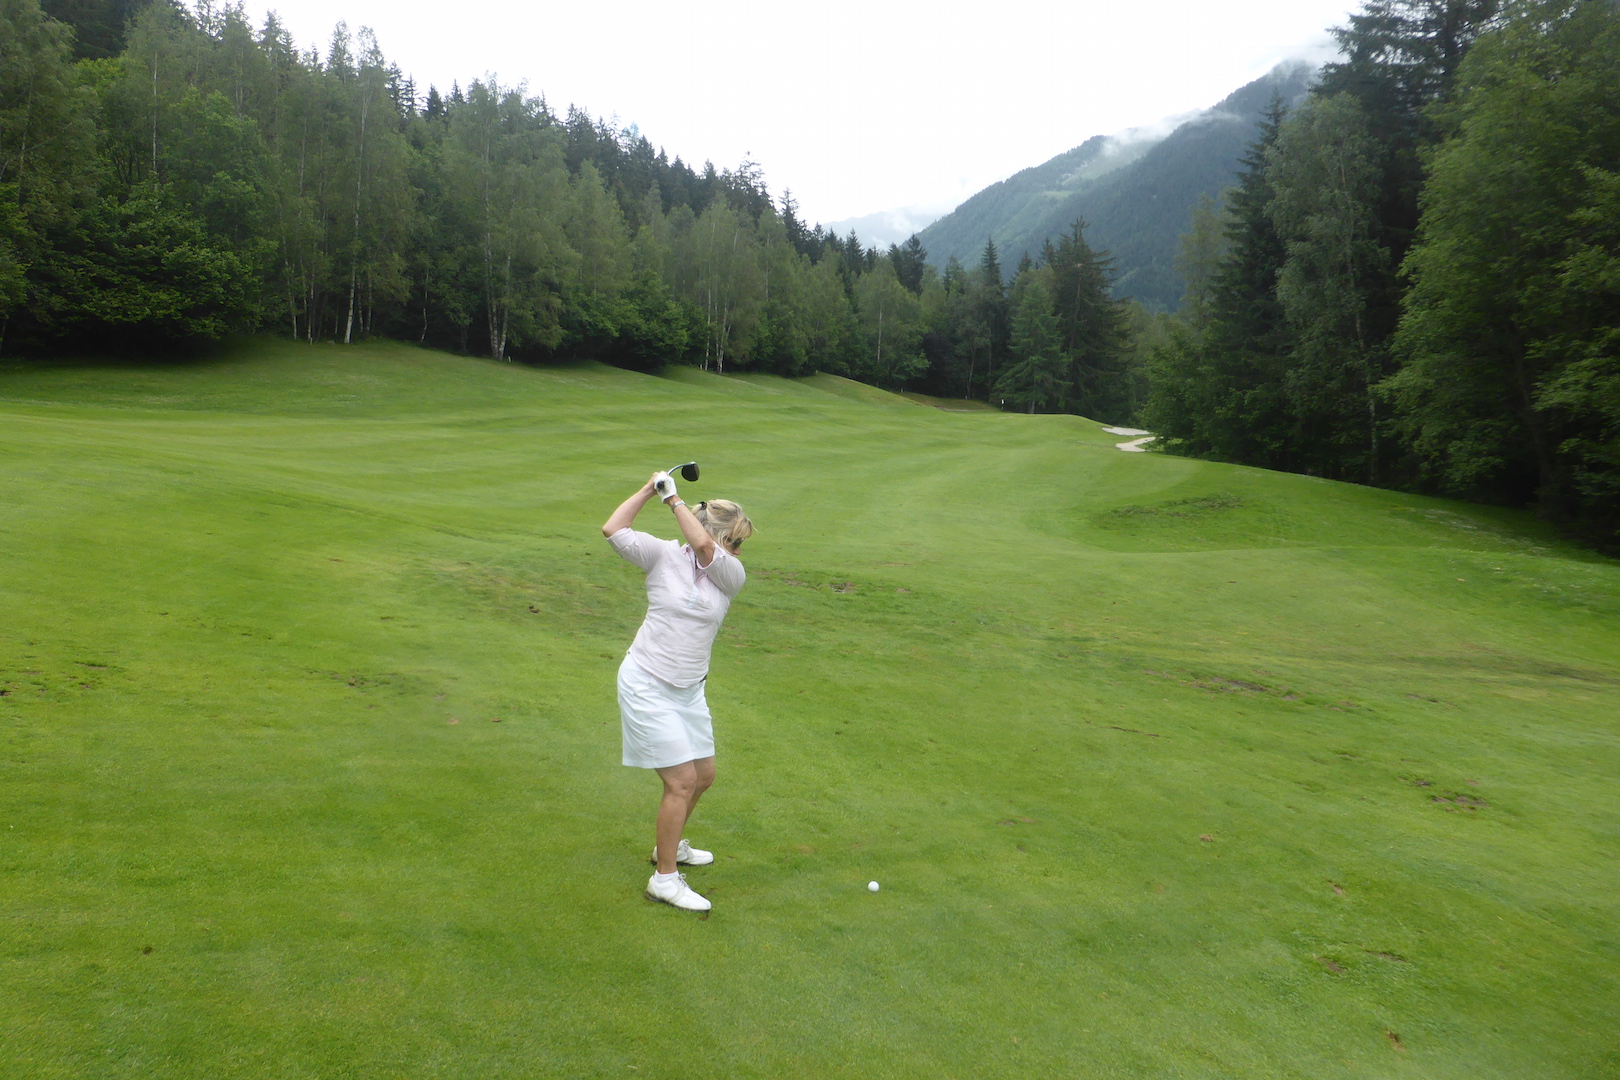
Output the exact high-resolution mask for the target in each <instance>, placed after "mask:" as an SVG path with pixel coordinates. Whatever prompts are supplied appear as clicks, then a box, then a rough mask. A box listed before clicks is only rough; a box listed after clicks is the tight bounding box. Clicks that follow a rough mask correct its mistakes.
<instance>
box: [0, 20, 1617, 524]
mask: <svg viewBox="0 0 1620 1080" xmlns="http://www.w3.org/2000/svg"><path fill="white" fill-rule="evenodd" d="M137 8H138V10H136V9H137ZM53 10H56V11H58V12H59V13H60V14H61V15H62V16H63V19H65V20H67V21H62V20H58V19H54V18H51V17H49V16H47V15H46V14H45V13H44V12H43V11H42V10H41V8H40V6H39V0H0V348H3V350H4V352H5V355H7V356H17V355H22V356H35V355H43V354H48V353H51V352H69V353H77V352H85V351H97V350H109V349H128V348H132V347H133V348H149V349H163V350H167V349H170V348H172V347H173V346H174V345H175V344H177V343H183V342H190V341H197V340H207V339H213V338H218V337H220V336H222V335H224V334H226V333H229V332H232V331H238V330H242V331H258V332H263V333H272V334H276V335H281V336H285V337H289V338H292V339H295V340H301V341H306V342H313V341H320V340H326V341H338V342H344V343H352V342H355V341H359V340H361V339H364V338H368V337H389V338H396V339H401V340H406V341H414V342H422V343H427V344H432V345H438V346H441V347H446V348H449V349H452V350H455V351H460V352H474V353H481V354H487V355H489V356H493V357H496V358H503V359H514V360H523V361H528V362H543V361H545V360H547V359H550V358H554V357H569V356H585V357H594V358H599V359H602V360H606V361H609V362H612V363H616V364H620V365H624V366H632V367H639V368H647V369H650V368H654V367H657V366H659V365H661V364H664V363H691V364H698V365H702V366H704V367H706V368H710V369H713V370H717V371H732V370H755V371H768V372H774V373H779V374H785V375H799V374H806V373H809V372H812V371H818V370H819V371H827V372H834V373H838V374H845V375H849V376H851V377H854V378H857V379H862V380H865V381H868V382H872V383H876V384H880V385H884V386H888V387H893V388H906V387H909V388H912V389H919V390H923V391H925V392H928V393H932V394H938V395H942V396H953V397H970V398H979V399H982V400H988V401H991V402H994V403H995V404H997V405H999V406H1002V407H1005V408H1016V409H1020V410H1026V411H1029V412H1074V413H1079V414H1081V415H1085V416H1089V417H1092V418H1095V419H1098V420H1103V421H1109V422H1115V423H1118V422H1136V423H1140V424H1142V425H1144V426H1147V427H1151V428H1153V429H1154V430H1156V431H1157V432H1159V434H1160V435H1161V436H1162V440H1161V443H1160V444H1159V445H1160V446H1162V447H1164V448H1167V449H1169V450H1170V451H1171V452H1175V453H1183V454H1192V455H1198V456H1205V457H1211V458H1219V459H1223V460H1227V461H1236V462H1243V463H1247V464H1253V465H1259V466H1264V467H1267V468H1275V469H1286V470H1292V471H1297V472H1305V473H1310V474H1314V475H1319V476H1325V477H1332V478H1336V479H1342V480H1351V481H1356V482H1360V483H1366V484H1377V485H1384V486H1391V487H1400V488H1407V489H1417V490H1425V491H1433V492H1441V493H1446V494H1452V495H1460V496H1464V497H1468V498H1473V499H1478V500H1482V501H1490V502H1500V503H1506V504H1510V505H1525V504H1531V503H1533V504H1536V505H1538V506H1539V507H1540V509H1541V511H1542V512H1543V513H1544V514H1545V515H1547V516H1548V517H1550V518H1552V519H1555V520H1558V521H1560V522H1562V523H1563V524H1565V525H1566V526H1567V527H1569V528H1571V529H1572V530H1574V531H1576V532H1578V533H1579V534H1581V535H1583V536H1585V537H1586V538H1588V539H1589V540H1590V541H1592V542H1594V543H1597V544H1602V545H1609V546H1613V545H1617V544H1620V6H1617V3H1616V0H1511V2H1508V3H1503V2H1502V0H1367V2H1366V4H1365V5H1364V7H1363V8H1362V10H1361V11H1359V12H1358V13H1357V14H1355V15H1353V16H1351V18H1350V20H1349V23H1348V24H1347V25H1346V26H1344V27H1340V28H1337V29H1336V30H1335V33H1336V34H1337V36H1338V38H1339V40H1340V43H1341V44H1342V46H1343V50H1344V51H1343V57H1344V59H1343V60H1342V61H1341V62H1339V63H1335V64H1331V65H1329V66H1328V67H1327V68H1325V69H1324V70H1323V72H1322V73H1321V75H1320V78H1319V80H1318V81H1317V82H1316V84H1315V85H1314V86H1313V87H1312V88H1311V89H1310V91H1309V92H1308V93H1307V94H1306V95H1305V96H1304V98H1303V99H1302V100H1299V101H1298V102H1297V104H1295V105H1294V106H1292V107H1290V105H1289V101H1290V98H1291V97H1292V96H1294V95H1297V93H1298V92H1299V91H1300V90H1302V89H1303V88H1304V86H1305V82H1306V80H1307V77H1308V76H1309V74H1310V73H1309V72H1307V71H1305V70H1304V69H1302V68H1297V67H1296V68H1291V69H1286V70H1279V71H1277V72H1274V73H1273V75H1272V76H1271V77H1270V78H1269V80H1262V81H1260V82H1258V83H1255V84H1251V85H1250V86H1248V87H1245V88H1244V89H1243V90H1242V91H1240V92H1239V93H1238V94H1235V95H1233V96H1232V97H1231V98H1228V99H1227V101H1225V102H1223V103H1222V105H1221V106H1219V107H1218V108H1217V110H1216V111H1215V112H1214V113H1212V114H1210V115H1207V116H1205V117H1204V118H1202V119H1201V120H1200V121H1197V122H1193V123H1190V124H1187V125H1183V126H1182V127H1181V128H1179V129H1178V130H1177V131H1176V132H1175V133H1173V134H1172V135H1171V136H1170V137H1168V138H1166V139H1165V140H1163V141H1162V142H1160V143H1158V144H1156V145H1153V146H1151V147H1148V148H1147V149H1145V150H1144V151H1143V152H1142V153H1141V155H1140V157H1138V158H1137V159H1135V160H1134V161H1130V162H1128V163H1126V164H1123V165H1121V166H1119V167H1118V168H1110V166H1112V165H1113V161H1112V160H1110V158H1109V156H1108V149H1109V147H1108V144H1106V143H1104V142H1100V141H1097V140H1093V141H1091V142H1088V143H1087V144H1085V145H1083V146H1081V147H1078V148H1076V149H1075V150H1074V151H1071V152H1070V153H1069V154H1066V155H1062V156H1060V157H1059V158H1057V159H1054V160H1053V161H1051V162H1048V163H1047V164H1046V165H1044V166H1041V167H1039V168H1037V169H1034V170H1028V171H1026V172H1025V173H1022V174H1020V175H1019V176H1018V177H1014V178H1013V179H1012V180H1009V181H1007V182H1005V183H1004V184H1003V185H998V188H996V189H992V190H991V191H988V192H985V193H981V195H980V196H977V197H975V199H974V200H970V201H969V203H968V204H966V205H964V206H963V207H962V208H961V210H959V211H958V213H957V214H956V215H952V218H950V219H947V220H946V221H945V222H941V223H939V224H937V225H936V226H934V227H932V228H931V229H930V230H929V231H928V232H927V233H926V234H924V235H923V236H921V237H918V236H913V237H911V238H910V239H909V240H908V241H907V242H906V243H904V244H898V245H891V246H890V247H889V248H888V250H887V251H886V252H880V251H878V250H877V249H876V248H874V247H870V246H868V245H866V244H864V243H863V242H862V241H861V239H860V238H859V237H858V236H856V235H855V234H854V233H850V234H848V235H846V236H842V237H840V236H837V235H833V234H831V233H829V232H828V231H827V230H824V229H822V228H821V227H820V226H816V227H813V228H807V227H806V225H805V223H804V222H802V221H801V220H800V219H799V217H798V214H797V211H796V209H795V205H794V202H793V200H792V198H791V197H789V195H788V194H787V193H785V192H784V193H783V194H782V195H781V196H780V197H775V196H773V195H772V194H771V193H770V192H769V190H768V189H767V187H766V184H765V180H764V176H763V173H762V171H761V169H760V167H759V166H758V165H757V164H755V163H752V162H746V161H745V162H743V163H741V164H739V165H738V166H736V167H735V168H732V169H724V170H717V169H716V168H714V166H713V165H709V164H705V165H704V166H703V167H702V168H701V169H697V168H693V167H691V166H689V165H687V164H686V163H685V162H683V161H682V160H681V159H680V158H678V157H676V158H670V157H669V156H668V155H666V154H665V152H664V151H662V150H661V149H658V148H656V147H655V145H654V144H653V143H652V142H651V141H650V140H649V138H647V137H646V136H644V135H643V134H642V133H640V132H638V131H636V130H635V129H634V128H631V129H629V130H620V129H618V128H616V127H614V126H612V125H610V124H607V123H605V122H603V121H600V120H596V119H593V118H592V117H591V115H590V114H589V113H587V112H586V111H584V110H583V109H580V108H575V107H570V108H568V109H567V110H566V111H565V112H564V113H561V114H559V113H558V112H557V111H555V110H553V108H552V107H551V106H550V105H549V104H548V103H547V101H546V100H545V99H544V97H542V96H536V95H533V94H530V93H529V92H528V91H527V89H526V88H523V87H512V86H508V85H505V84H502V83H501V82H500V81H499V80H498V79H496V78H495V77H494V76H487V77H485V78H484V79H482V80H475V81H472V82H470V83H468V84H466V85H465V86H460V85H454V86H452V87H450V88H449V89H448V91H445V92H440V90H439V89H437V88H433V87H428V88H426V89H425V90H424V89H423V88H420V87H416V86H413V85H411V83H410V82H409V80H407V79H405V78H404V77H403V76H402V75H401V73H400V71H399V70H398V68H397V67H395V66H394V65H392V64H390V63H389V62H388V61H387V59H386V58H385V57H384V55H383V53H382V51H381V49H380V47H379V46H378V43H377V42H376V41H375V40H374V38H373V37H372V36H371V35H370V34H369V33H368V32H366V31H364V30H362V31H361V32H360V33H359V34H358V35H351V34H350V33H349V32H348V31H347V29H346V28H345V27H344V26H343V24H341V23H340V24H339V25H338V27H337V29H336V31H335V32H334V34H333V36H332V39H331V41H330V43H329V45H328V46H327V48H326V50H325V51H324V52H317V51H313V50H312V51H309V52H300V51H298V50H297V49H296V48H295V47H294V46H293V44H292V42H291V39H290V37H289V36H288V34H287V33H286V31H285V30H284V29H283V28H282V27H281V26H279V25H278V24H277V22H276V21H275V19H274V18H273V17H272V18H270V19H269V20H267V21H266V23H265V24H264V25H263V26H262V27H260V28H257V29H256V28H254V27H252V26H250V25H249V24H248V22H247V20H246V18H245V16H244V14H243V11H242V9H241V8H240V7H235V8H225V9H218V8H215V7H213V6H212V5H211V4H209V3H206V2H202V3H199V4H198V5H197V6H196V7H195V8H186V7H182V6H179V5H178V4H176V3H174V2H172V0H151V2H150V3H147V4H146V5H144V6H141V5H140V4H138V3H136V2H135V0H99V2H98V0H81V2H72V3H69V2H65V0H64V2H60V3H53ZM1257 113H1258V114H1259V115H1260V120H1259V122H1258V125H1254V124H1252V123H1251V121H1250V118H1251V117H1253V116H1254V115H1256V114H1257ZM1256 133H1257V134H1256ZM1244 139H1250V140H1252V141H1251V142H1249V144H1248V147H1247V149H1246V150H1242V149H1239V150H1233V149H1232V147H1234V146H1238V145H1239V144H1241V143H1242V141H1243V140H1244ZM1214 192H1221V193H1222V194H1221V198H1220V199H1219V201H1217V200H1216V199H1215V198H1213V197H1212V196H1211V193H1214ZM1201 195H1202V197H1200V196H1201ZM1002 208H1004V209H1005V210H1006V212H1005V214H1002V213H1001V209H1002ZM1189 208H1190V210H1191V214H1190V218H1189ZM996 220H1000V221H1003V222H1004V224H1003V225H1001V226H996V227H988V228H987V226H990V225H991V223H992V221H996ZM1087 220H1091V222H1092V223H1091V224H1089V225H1088V224H1087ZM947 226H949V227H950V228H956V227H957V226H960V227H961V229H962V230H963V233H962V235H960V236H948V235H947V234H946V233H945V232H943V231H940V230H943V229H945V228H946V227H947ZM1013 226H1016V228H1017V229H1018V230H1019V231H1018V233H1017V236H1018V237H1023V238H1026V239H1025V240H1024V241H1023V242H1022V244H1021V243H1020V241H1019V240H1017V239H1014V240H1013V242H1012V243H1011V244H1009V243H1008V242H1007V237H1006V236H1005V235H1001V238H1000V239H998V238H997V237H998V233H997V231H996V229H997V227H1000V228H1011V227H1013ZM1178 233H1180V234H1184V235H1183V236H1182V239H1181V241H1180V246H1179V251H1178V252H1176V253H1174V254H1172V253H1171V249H1170V247H1169V246H1168V243H1167V238H1168V237H1170V236H1173V235H1175V234H1178ZM936 238H940V239H936ZM947 241H948V242H947ZM931 246H932V247H934V248H935V250H934V251H933V252H932V254H930V247H931ZM1178 277H1179V279H1180V281H1181V282H1184V283H1185V284H1184V287H1183V288H1180V289H1179V292H1178V287H1177V286H1176V285H1175V281H1176V279H1177V278H1178ZM1126 294H1129V295H1133V296H1136V297H1141V298H1143V299H1145V300H1148V301H1152V302H1154V303H1156V304H1159V305H1161V306H1163V307H1167V308H1168V307H1173V306H1177V302H1178V300H1179V307H1178V310H1177V311H1176V314H1174V315H1169V314H1164V313H1162V312H1155V311H1152V310H1150V309H1149V307H1148V306H1146V305H1145V304H1143V303H1139V302H1135V301H1131V300H1126V299H1122V298H1121V297H1122V296H1124V295H1126Z"/></svg>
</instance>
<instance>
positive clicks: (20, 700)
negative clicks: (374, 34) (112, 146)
mask: <svg viewBox="0 0 1620 1080" xmlns="http://www.w3.org/2000/svg"><path fill="white" fill-rule="evenodd" d="M940 404H942V405H944V406H945V407H943V408H928V407H922V406H920V405H919V404H917V403H914V402H911V401H908V400H905V399H903V398H899V397H895V396H892V395H885V394H882V393H881V392H879V391H876V390H873V389H872V388H870V387H863V386H859V385H858V384H851V383H847V382H845V381H843V380H837V379H834V378H832V377H830V376H818V377H816V378H813V379H809V380H803V381H800V382H790V381H785V380H779V379H770V378H763V377H742V378H725V379H722V378H719V377H716V376H712V375H706V374H703V373H701V372H697V371H693V370H690V369H682V370H675V371H672V372H671V373H669V374H668V375H666V376H664V377H658V376H647V375H638V374H633V373H629V372H625V371H619V370H615V369H612V368H608V367H604V366H600V365H595V364H580V365H576V366H567V367H560V368H553V369H545V370H532V369H527V368H521V367H516V366H510V365H502V364H496V363H493V362H489V361H482V360H475V359H467V358H458V357H450V356H445V355H442V354H437V353H431V352H424V351H418V350H414V349H409V348H406V347H403V346H397V345H376V346H358V347H353V348H340V347H314V348H311V347H307V346H298V345H289V344H276V343H268V342H259V343H252V344H249V345H246V346H243V347H241V348H239V349H237V350H235V351H233V352H231V353H229V354H228V355H227V356H225V357H223V358H217V359H213V360H204V361H197V362H193V363H188V364H177V365H174V366H164V367H153V366H146V367H136V366H116V365H103V366H97V365H93V364H85V365H63V366H56V367H28V366H13V367H9V368H0V480H3V482H4V502H3V510H0V612H3V613H4V614H3V618H0V740H3V742H0V1077H5V1078H8V1080H9V1078H36V1077H37V1078H47V1077H64V1078H66V1077H75V1078H76V1077H119V1078H122V1077H141V1078H147V1077H160V1078H169V1077H196V1078H209V1080H215V1078H224V1077H242V1078H263V1077H272V1078H280V1077H289V1078H290V1077H298V1078H306V1077H367V1078H369V1077H378V1078H382V1077H390V1078H391V1077H466V1078H469V1080H473V1078H476V1080H488V1078H495V1077H512V1078H526V1077H632V1076H633V1077H644V1078H650V1077H664V1078H688V1077H691V1078H701V1077H759V1078H769V1080H777V1078H790V1077H815V1076H821V1075H836V1076H850V1077H863V1078H864V1077H920V1078H928V1080H939V1078H946V1077H956V1078H963V1080H967V1078H975V1077H1003V1076H1004V1077H1076V1078H1089V1077H1153V1078H1157V1077H1242V1078H1255V1077H1299V1078H1312V1080H1314V1078H1324V1077H1379V1078H1383V1077H1423V1078H1431V1077H1432V1078H1452V1077H1455V1078H1459V1080H1461V1078H1468V1080H1478V1078H1481V1077H1501V1078H1514V1080H1521V1078H1530V1077H1536V1078H1544V1077H1545V1078H1559V1077H1571V1078H1589V1077H1616V1076H1620V1038H1617V1037H1616V1030H1617V1028H1620V930H1617V927H1620V902H1617V899H1616V897H1617V895H1620V790H1617V786H1616V782H1615V778H1616V776H1617V775H1620V564H1616V563H1615V562H1613V561H1609V560H1604V559H1601V558H1599V557H1596V556H1593V555H1589V554H1585V553H1582V552H1580V551H1578V550H1576V549H1573V548H1571V547H1569V546H1567V545H1565V544H1563V543H1562V542H1560V541H1559V540H1557V539H1556V538H1555V537H1554V536H1553V535H1552V534H1551V533H1550V532H1549V531H1548V530H1546V529H1545V528H1544V527H1542V526H1540V525H1539V524H1537V523H1536V522H1535V521H1534V520H1533V519H1531V518H1530V517H1528V516H1527V515H1524V514H1520V513H1517V512H1509V511H1501V510H1492V509H1487V508H1481V507H1476V506H1469V505H1466V504H1461V503H1453V502H1445V501H1441V500H1434V499H1424V498H1419V497H1415V496H1407V495H1401V494H1397V493H1392V492H1388V491H1379V490H1372V489H1368V488H1361V487H1354V486H1349V485H1344V484H1335V483H1327V482H1323V481H1319V480H1315V479H1312V478H1309V477H1302V476H1293V475H1284V474H1277V473H1270V472H1264V471H1261V470H1257V469H1247V468H1240V467H1233V466H1227V465H1218V464H1208V463H1203V462H1197V461H1190V460H1185V459H1176V458H1170V457H1167V456H1164V455H1162V454H1156V453H1149V454H1125V453H1120V452H1119V451H1117V450H1116V449H1115V448H1114V444H1115V443H1116V442H1118V441H1119V437H1118V436H1114V435H1109V434H1106V433H1105V432H1103V431H1102V430H1101V427H1100V426H1099V425H1098V424H1096V423H1093V422H1090V421H1087V420H1083V419H1079V418H1076V417H1068V416H1027V415H1016V414H1005V413H1000V412H992V411H949V406H950V403H940ZM691 458H696V459H697V460H698V461H699V462H700V463H701V464H702V469H703V477H702V479H701V480H700V481H699V482H697V483H695V484H691V485H686V484H683V485H682V494H683V495H684V496H685V497H687V498H688V499H693V500H695V499H700V498H705V497H729V498H735V499H737V500H738V501H740V502H742V503H743V505H744V506H745V507H746V508H747V509H748V511H749V512H750V514H751V515H752V517H753V519H754V521H755V523H756V525H757V526H758V532H757V533H756V535H755V537H754V538H753V539H752V540H750V541H749V542H748V545H747V547H746V548H745V550H744V552H743V558H744V562H745V563H746V564H747V567H748V571H749V584H748V587H747V588H746V589H745V590H744V591H743V593H742V594H741V595H740V596H739V597H738V599H737V601H736V602H735V603H734V604H733V606H732V608H731V614H730V616H729V618H728V621H727V623H726V625H725V627H724V629H723V630H722V631H721V635H720V638H719V641H718V642H717V644H716V647H715V658H714V667H713V671H712V675H711V678H710V681H709V690H708V695H709V701H710V704H711V705H712V706H713V708H714V712H715V725H716V733H717V736H718V742H719V751H718V765H719V781H718V784H717V786H716V787H715V789H714V790H713V791H712V792H711V793H710V794H709V795H708V796H706V797H705V800H704V802H703V804H702V806H701V807H700V808H699V810H698V813H697V816H696V818H695V819H694V821H693V822H692V826H691V828H690V829H689V833H688V834H689V835H690V836H691V838H692V840H693V842H694V843H695V844H696V845H698V846H699V847H704V848H710V849H712V850H714V851H715V853H716V855H717V859H718V861H717V863H716V865H714V866H712V867H704V868H696V869H693V870H692V871H691V872H690V873H689V879H690V880H691V882H692V884H693V886H694V887H695V888H696V889H697V890H698V891H699V892H701V893H703V894H704V895H705V896H707V897H709V898H710V899H711V900H712V901H713V902H714V912H713V914H712V917H709V918H706V919H700V918H697V917H694V916H691V915H688V914H685V913H682V912H678V911H675V910H674V909H671V908H668V907H665V906H661V905H653V904H649V903H648V902H647V901H645V900H644V899H643V898H642V889H643V887H644V885H645V882H646V879H647V876H648V874H649V873H650V867H649V866H648V864H647V852H648V850H649V849H650V848H651V846H652V815H653V811H654V807H655V803H656V798H657V794H658V787H657V783H656V780H655V779H654V778H653V777H651V776H650V775H649V774H646V773H643V772H641V771H639V770H629V769H625V768H623V767H621V766H620V765H619V764H618V762H619V721H618V712H617V707H616V705H615V701H614V673H615V671H616V669H617V666H618V664H619V661H620V659H621V657H622V656H623V654H624V650H625V648H626V647H627V646H628V644H629V642H630V639H631V637H632V636H633V635H634V632H635V629H636V626H637V624H638V623H639V621H640V618H641V615H642V612H643V610H644V597H643V594H642V591H641V576H640V574H639V573H638V572H637V571H636V570H635V569H634V568H633V567H631V566H629V565H628V564H627V563H624V562H623V561H621V560H620V559H618V558H617V557H616V556H615V555H614V554H613V552H612V551H611V549H610V548H609V547H608V545H607V544H606V543H605V542H604V541H603V540H602V538H601V535H600V532H599V531H598V528H599V526H600V525H601V523H602V521H603V520H604V519H605V518H606V517H607V515H608V513H609V512H610V511H611V510H612V509H613V507H614V506H616V505H617V504H618V503H619V502H620V501H621V500H622V499H623V498H624V497H625V496H627V495H628V494H630V493H631V492H632V491H633V490H634V489H635V488H636V487H637V486H638V485H639V484H640V483H641V482H642V481H643V480H645V479H646V477H647V475H648V474H649V473H650V472H651V471H652V470H653V469H655V468H660V467H666V466H668V465H671V464H674V463H677V462H681V461H686V460H690V459H691ZM638 525H640V526H641V527H643V528H645V529H647V530H648V531H651V532H654V533H657V534H659V535H662V536H666V537H673V536H675V535H676V533H675V530H674V527H673V523H672V522H671V520H670V517H669V514H668V512H667V511H663V510H662V509H661V508H659V507H657V506H653V507H649V508H648V510H647V511H645V512H644V513H643V516H642V517H641V519H640V521H639V522H638ZM874 879H875V880H877V881H879V882H881V883H882V891H881V892H879V893H877V894H872V893H869V892H868V891H867V889H866V883H867V882H868V881H869V880H874Z"/></svg>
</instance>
